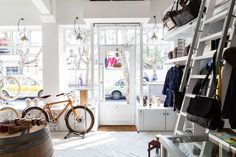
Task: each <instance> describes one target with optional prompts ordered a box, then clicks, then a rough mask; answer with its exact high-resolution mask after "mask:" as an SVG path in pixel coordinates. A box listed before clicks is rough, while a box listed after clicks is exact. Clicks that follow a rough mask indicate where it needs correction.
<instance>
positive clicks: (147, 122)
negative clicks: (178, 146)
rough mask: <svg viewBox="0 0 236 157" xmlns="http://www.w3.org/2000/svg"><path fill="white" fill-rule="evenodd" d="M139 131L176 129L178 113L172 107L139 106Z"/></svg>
mask: <svg viewBox="0 0 236 157" xmlns="http://www.w3.org/2000/svg"><path fill="white" fill-rule="evenodd" d="M137 117H138V118H137V121H138V122H137V124H138V125H137V129H138V131H166V130H168V131H171V130H174V127H175V123H176V120H177V114H176V113H175V112H174V111H173V109H172V108H163V107H162V108H145V107H141V108H138V116H137Z"/></svg>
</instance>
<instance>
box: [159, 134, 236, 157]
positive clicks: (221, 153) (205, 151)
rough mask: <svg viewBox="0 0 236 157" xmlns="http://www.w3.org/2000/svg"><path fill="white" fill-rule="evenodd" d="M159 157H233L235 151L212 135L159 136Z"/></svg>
mask: <svg viewBox="0 0 236 157" xmlns="http://www.w3.org/2000/svg"><path fill="white" fill-rule="evenodd" d="M159 140H160V142H161V157H234V156H236V152H235V149H233V148H232V147H231V145H229V144H227V143H226V142H224V141H221V140H220V139H218V138H212V134H210V135H209V134H203V135H185V136H182V135H177V136H174V135H172V136H161V137H159Z"/></svg>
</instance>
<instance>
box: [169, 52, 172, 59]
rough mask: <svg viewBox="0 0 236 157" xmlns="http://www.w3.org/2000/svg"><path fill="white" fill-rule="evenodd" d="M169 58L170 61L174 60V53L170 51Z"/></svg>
mask: <svg viewBox="0 0 236 157" xmlns="http://www.w3.org/2000/svg"><path fill="white" fill-rule="evenodd" d="M168 58H169V59H172V58H173V51H170V52H169V53H168Z"/></svg>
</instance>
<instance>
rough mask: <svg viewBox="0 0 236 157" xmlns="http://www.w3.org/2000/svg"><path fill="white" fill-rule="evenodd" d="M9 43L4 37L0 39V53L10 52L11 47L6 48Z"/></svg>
mask: <svg viewBox="0 0 236 157" xmlns="http://www.w3.org/2000/svg"><path fill="white" fill-rule="evenodd" d="M8 45H9V42H8V41H7V40H4V39H0V53H9V52H10V49H8V48H6V46H8Z"/></svg>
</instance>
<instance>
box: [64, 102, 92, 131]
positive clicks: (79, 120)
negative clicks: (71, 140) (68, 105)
mask: <svg viewBox="0 0 236 157" xmlns="http://www.w3.org/2000/svg"><path fill="white" fill-rule="evenodd" d="M65 122H66V126H67V128H68V129H69V131H70V132H75V133H79V134H85V133H88V132H89V131H90V130H91V129H92V128H93V125H94V116H93V113H92V112H91V110H90V109H88V108H87V107H85V106H75V107H73V109H70V110H69V111H68V112H67V113H66V116H65Z"/></svg>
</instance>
